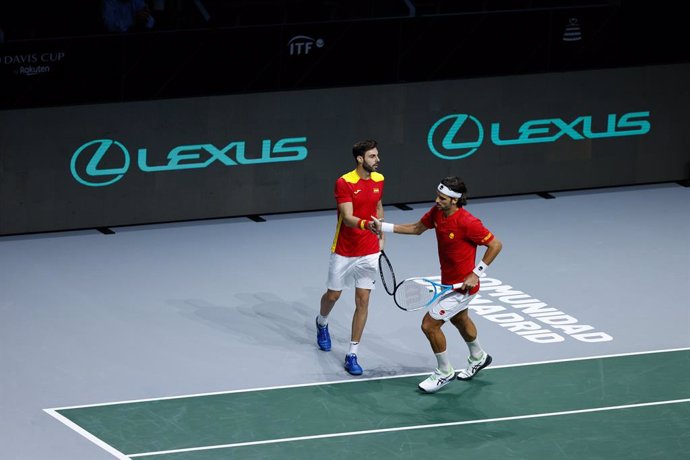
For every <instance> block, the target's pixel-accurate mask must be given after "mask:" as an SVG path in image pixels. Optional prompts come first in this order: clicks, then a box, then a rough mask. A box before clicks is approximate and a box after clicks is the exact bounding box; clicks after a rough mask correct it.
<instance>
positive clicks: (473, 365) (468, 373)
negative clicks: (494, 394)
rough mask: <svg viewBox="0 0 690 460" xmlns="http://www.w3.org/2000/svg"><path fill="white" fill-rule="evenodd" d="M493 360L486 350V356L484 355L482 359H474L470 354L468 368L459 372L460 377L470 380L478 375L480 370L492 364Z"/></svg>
mask: <svg viewBox="0 0 690 460" xmlns="http://www.w3.org/2000/svg"><path fill="white" fill-rule="evenodd" d="M491 361H492V359H491V355H490V354H488V353H487V352H484V356H482V359H480V360H479V361H474V360H473V359H472V357H471V356H470V357H469V358H467V362H468V363H469V364H468V366H467V368H466V369H463V370H461V371H460V372H458V379H459V380H470V379H471V378H472V377H474V376H475V375H477V373H478V372H479V371H481V370H482V369H484V368H485V367H486V366H488V365H489V364H491Z"/></svg>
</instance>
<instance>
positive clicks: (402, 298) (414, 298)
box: [395, 280, 436, 308]
mask: <svg viewBox="0 0 690 460" xmlns="http://www.w3.org/2000/svg"><path fill="white" fill-rule="evenodd" d="M435 294H436V289H434V287H433V285H431V284H430V283H428V282H424V281H422V280H405V281H403V282H402V283H401V284H400V286H398V289H397V290H396V291H395V300H396V302H397V303H398V305H399V306H400V307H402V308H417V307H423V306H425V305H427V304H428V303H429V302H431V301H432V300H433V298H434V296H435Z"/></svg>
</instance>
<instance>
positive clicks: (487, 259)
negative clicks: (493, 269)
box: [464, 237, 503, 289]
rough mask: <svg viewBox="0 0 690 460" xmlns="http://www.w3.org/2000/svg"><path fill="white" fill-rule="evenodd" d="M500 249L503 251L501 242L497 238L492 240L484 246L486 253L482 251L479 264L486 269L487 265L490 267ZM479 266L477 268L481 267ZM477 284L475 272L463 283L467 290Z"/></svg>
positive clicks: (477, 279)
mask: <svg viewBox="0 0 690 460" xmlns="http://www.w3.org/2000/svg"><path fill="white" fill-rule="evenodd" d="M501 249H503V243H501V241H500V240H499V239H498V238H496V237H494V239H492V240H491V241H490V242H489V243H488V244H487V245H486V251H484V256H483V257H482V262H481V264H484V267H488V266H489V265H491V262H493V261H494V259H495V258H496V256H497V255H498V253H499V252H501ZM481 264H480V265H479V266H481ZM479 266H478V267H479ZM475 270H476V269H475ZM478 283H479V275H478V274H477V273H476V271H473V272H472V273H470V274H469V275H467V278H465V281H464V284H465V287H467V288H469V289H472V288H474V287H475V286H476V285H477V284H478Z"/></svg>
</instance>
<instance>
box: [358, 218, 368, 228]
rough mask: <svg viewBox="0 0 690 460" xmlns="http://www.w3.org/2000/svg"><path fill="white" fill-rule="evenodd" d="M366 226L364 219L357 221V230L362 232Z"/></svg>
mask: <svg viewBox="0 0 690 460" xmlns="http://www.w3.org/2000/svg"><path fill="white" fill-rule="evenodd" d="M366 225H367V221H366V220H364V219H359V228H360V229H362V230H364V227H365V226H366Z"/></svg>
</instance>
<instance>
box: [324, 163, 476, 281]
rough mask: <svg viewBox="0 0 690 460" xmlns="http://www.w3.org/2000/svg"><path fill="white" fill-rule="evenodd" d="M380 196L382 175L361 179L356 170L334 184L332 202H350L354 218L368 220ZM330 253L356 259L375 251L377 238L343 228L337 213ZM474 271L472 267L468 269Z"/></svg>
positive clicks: (377, 250)
mask: <svg viewBox="0 0 690 460" xmlns="http://www.w3.org/2000/svg"><path fill="white" fill-rule="evenodd" d="M382 196H383V175H382V174H379V173H377V172H372V173H371V178H370V179H362V178H361V177H359V174H357V170H356V169H355V170H352V171H350V172H349V173H347V174H343V175H342V176H340V177H339V178H338V180H336V181H335V201H336V203H338V204H341V203H348V202H351V203H352V214H353V215H354V216H355V217H358V218H360V219H365V220H371V216H375V215H376V205H377V204H378V202H379V201H380V200H381V197H382ZM331 252H335V253H336V254H340V255H341V256H345V257H360V256H366V255H369V254H374V253H377V252H379V238H378V236H376V235H375V234H373V233H372V232H370V231H369V230H361V229H359V228H352V227H347V226H345V224H343V216H342V215H340V211H338V224H337V226H336V229H335V237H334V238H333V245H332V246H331ZM472 268H474V267H472Z"/></svg>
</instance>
